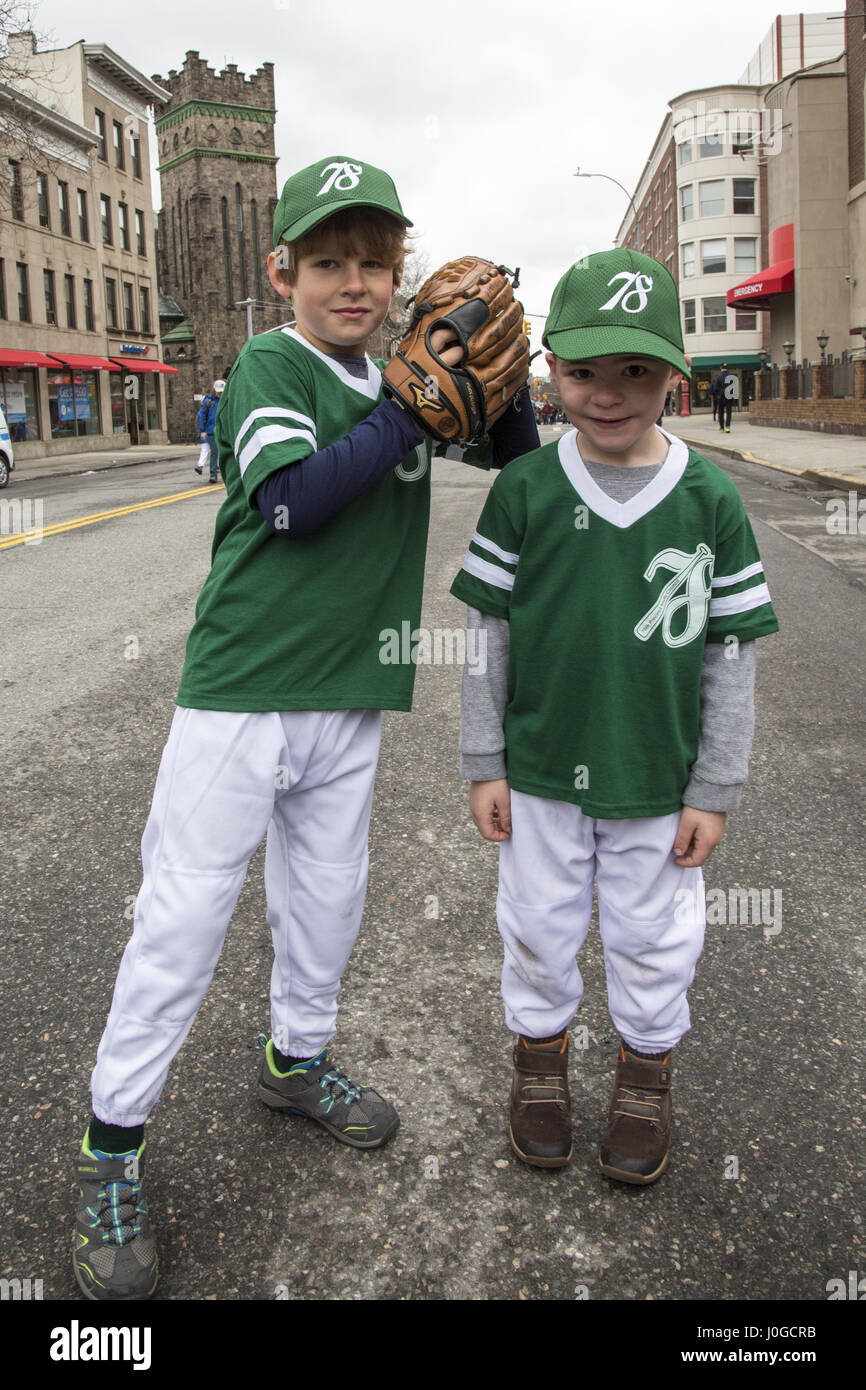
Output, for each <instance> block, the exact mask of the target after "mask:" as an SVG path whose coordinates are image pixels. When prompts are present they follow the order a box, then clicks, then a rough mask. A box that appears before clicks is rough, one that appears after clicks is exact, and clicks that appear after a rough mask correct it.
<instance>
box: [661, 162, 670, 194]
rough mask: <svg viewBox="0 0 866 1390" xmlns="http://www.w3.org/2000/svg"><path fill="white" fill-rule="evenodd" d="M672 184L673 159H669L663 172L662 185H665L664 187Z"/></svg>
mask: <svg viewBox="0 0 866 1390" xmlns="http://www.w3.org/2000/svg"><path fill="white" fill-rule="evenodd" d="M670 186H671V161H670V160H668V162H667V164H666V165H665V167H664V172H663V173H662V187H663V188H670Z"/></svg>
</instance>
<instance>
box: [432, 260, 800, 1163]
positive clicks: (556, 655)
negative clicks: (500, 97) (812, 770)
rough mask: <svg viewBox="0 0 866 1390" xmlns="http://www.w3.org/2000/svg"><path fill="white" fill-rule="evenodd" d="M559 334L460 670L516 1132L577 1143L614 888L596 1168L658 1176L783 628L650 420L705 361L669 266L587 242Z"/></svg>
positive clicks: (572, 273) (553, 314)
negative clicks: (543, 426)
mask: <svg viewBox="0 0 866 1390" xmlns="http://www.w3.org/2000/svg"><path fill="white" fill-rule="evenodd" d="M543 341H544V344H545V346H546V347H547V348H548V349H549V352H548V356H547V361H548V364H549V366H550V371H551V375H552V377H553V380H554V383H555V385H556V386H557V387H558V389H559V392H560V394H561V397H562V403H563V408H564V410H565V412H566V414H567V416H568V419H569V420H570V421H571V423H572V424H573V425H574V426H575V428H574V429H573V430H571V431H570V432H568V433H566V434H564V435H563V436H562V437H561V438H560V439H559V440H558V441H557V442H554V443H552V444H547V445H545V446H544V447H543V448H541V449H538V450H537V451H535V452H533V453H531V454H529V455H528V456H526V457H524V458H522V459H519V460H517V461H516V462H514V463H512V464H510V465H509V467H508V469H507V470H506V471H505V473H503V474H502V475H501V476H500V477H498V478H497V479H496V481H495V483H494V485H493V487H492V488H491V490H490V493H489V496H488V500H487V503H486V505H485V507H484V511H483V512H482V515H481V518H480V520H479V523H478V529H477V531H476V533H475V535H474V537H473V540H472V542H471V544H470V547H469V551H468V554H467V556H466V559H465V561H464V564H463V568H462V569H461V571H460V573H459V575H458V576H457V579H456V580H455V582H454V585H453V588H452V592H453V593H454V594H455V595H456V596H457V597H458V598H461V599H463V600H464V601H465V602H466V603H467V604H469V605H470V607H469V622H470V625H471V626H474V627H481V628H483V629H484V630H485V632H486V643H487V672H486V675H485V676H483V677H481V676H479V675H478V674H477V673H473V679H471V680H468V679H464V682H463V692H464V693H463V727H462V734H461V750H462V753H463V772H464V775H465V776H467V777H469V778H470V779H471V782H472V786H471V790H470V806H471V810H472V814H473V817H474V819H475V822H476V825H477V826H478V829H479V830H480V832H481V834H482V835H483V836H484V837H485V838H486V839H489V840H493V841H497V842H500V871H499V896H498V901H497V919H498V924H499V929H500V932H501V935H502V938H503V942H504V946H505V962H504V966H503V972H502V993H503V998H504V1000H505V1006H506V1022H507V1024H508V1026H509V1028H510V1029H511V1030H512V1031H513V1032H514V1033H515V1034H516V1035H517V1038H516V1045H515V1048H514V1065H515V1072H514V1080H513V1085H512V1092H511V1115H510V1137H511V1143H512V1145H513V1147H514V1149H515V1150H516V1152H517V1153H518V1154H519V1156H520V1157H521V1158H522V1159H524V1161H525V1162H527V1163H530V1164H534V1165H536V1166H539V1167H559V1166H561V1165H563V1164H565V1163H567V1162H568V1161H569V1159H570V1157H571V1153H572V1133H571V1115H570V1099H569V1092H568V1076H567V1067H568V1032H567V1029H568V1025H569V1023H570V1022H571V1020H572V1019H573V1017H574V1015H575V1013H576V1012H577V1010H578V1008H579V1006H580V1003H581V998H582V992H583V986H582V981H581V976H580V972H579V970H578V968H577V964H576V959H575V958H576V956H577V953H578V952H579V950H580V948H581V946H582V945H583V942H584V940H585V938H586V933H587V930H588V927H589V921H590V914H591V910H592V896H593V882H594V881H595V884H596V886H597V891H598V901H599V922H600V930H601V938H602V944H603V947H604V955H605V968H606V975H607V986H608V1005H609V1009H610V1013H611V1017H612V1018H613V1021H614V1023H615V1025H616V1027H617V1030H618V1032H619V1034H620V1037H621V1040H622V1043H621V1046H620V1049H619V1061H618V1065H617V1074H616V1080H615V1086H614V1095H613V1101H612V1103H611V1107H610V1113H609V1117H608V1124H607V1129H606V1131H605V1134H604V1137H603V1139H602V1142H601V1151H600V1164H601V1170H602V1172H603V1173H604V1174H605V1175H606V1176H608V1177H610V1178H615V1179H618V1180H620V1181H622V1182H627V1183H635V1184H645V1183H651V1182H654V1181H655V1180H656V1179H657V1178H658V1177H659V1176H660V1175H661V1173H662V1172H663V1171H664V1168H665V1165H666V1163H667V1157H668V1148H669V1136H670V1116H671V1105H670V1084H671V1064H670V1058H671V1051H672V1049H673V1048H674V1047H675V1046H676V1044H677V1043H678V1042H679V1040H680V1039H681V1038H682V1037H683V1035H684V1034H685V1033H686V1032H687V1031H688V1028H689V1010H688V1003H687V999H686V994H687V990H688V988H689V985H690V984H691V982H692V979H693V978H694V971H695V966H696V963H697V961H698V958H699V956H700V954H701V949H702V945H703V936H704V924H705V913H704V896H703V879H702V874H701V867H700V866H701V865H702V864H703V863H704V862H705V861H706V859H707V858H708V856H709V855H710V853H711V852H712V850H713V848H714V847H715V845H717V844H718V842H719V840H720V839H721V837H722V834H723V831H724V827H725V814H726V812H727V811H729V810H731V809H733V808H734V807H736V806H737V805H738V803H739V798H740V795H741V791H742V786H743V783H744V782H745V778H746V772H747V765H748V756H749V749H750V745H751V738H752V732H753V728H754V704H753V685H754V639H755V638H757V637H761V636H763V635H764V634H766V633H770V632H775V631H776V630H777V627H778V624H777V621H776V616H775V614H774V612H773V608H772V605H771V603H770V595H769V592H768V589H767V585H766V583H765V580H764V575H763V570H762V566H761V560H760V556H759V554H758V550H757V546H756V544H755V539H754V536H753V533H752V529H751V526H750V524H749V521H748V518H747V516H746V513H745V509H744V507H743V504H742V502H741V500H740V496H739V493H738V492H737V489H736V488H735V486H734V484H733V483H732V482H731V480H730V479H729V478H728V477H727V475H726V474H724V473H723V472H722V471H721V470H720V469H719V468H717V467H716V466H715V465H713V464H711V463H710V462H709V461H708V460H707V459H705V458H703V457H702V456H701V455H700V454H697V453H695V452H694V451H693V450H690V449H688V448H687V446H686V445H685V444H684V443H683V442H682V441H681V440H679V439H677V438H675V437H674V436H672V435H669V434H667V433H666V432H665V431H664V430H662V429H660V428H659V427H658V426H657V425H656V423H655V422H656V420H657V419H658V417H659V415H660V414H661V411H662V409H663V406H664V401H665V396H666V394H667V392H668V391H669V390H670V389H672V387H673V386H674V384H675V383H676V381H677V379H678V377H679V376H680V374H685V375H688V374H689V368H688V364H687V362H686V359H685V357H684V355H683V343H682V334H681V330H680V322H679V305H678V301H677V291H676V286H675V284H674V282H673V280H672V278H671V276H670V275H669V274H668V272H667V271H666V270H665V269H664V267H663V266H662V265H660V264H659V263H658V262H657V261H654V260H652V259H650V257H648V256H643V255H640V254H637V253H635V252H633V251H628V250H624V249H618V250H614V251H609V252H599V253H598V254H596V255H591V256H587V257H585V258H584V259H583V260H582V261H579V262H577V263H576V264H575V265H573V266H572V267H571V268H570V269H569V270H568V272H567V273H566V274H565V275H564V276H563V278H562V279H561V280H560V282H559V284H558V285H557V287H556V289H555V291H554V294H553V300H552V303H551V308H550V315H549V317H548V320H547V325H546V329H545V334H544V338H543ZM733 658H735V659H733Z"/></svg>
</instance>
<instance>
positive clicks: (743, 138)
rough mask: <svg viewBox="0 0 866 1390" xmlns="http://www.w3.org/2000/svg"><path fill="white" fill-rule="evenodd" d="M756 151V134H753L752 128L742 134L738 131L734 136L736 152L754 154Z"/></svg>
mask: <svg viewBox="0 0 866 1390" xmlns="http://www.w3.org/2000/svg"><path fill="white" fill-rule="evenodd" d="M754 153H755V141H754V136H753V135H752V132H751V131H750V130H747V131H745V132H743V133H742V134H740V133H739V132H738V133H737V134H736V135H735V136H734V154H743V155H746V154H754Z"/></svg>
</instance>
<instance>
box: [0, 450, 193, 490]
mask: <svg viewBox="0 0 866 1390" xmlns="http://www.w3.org/2000/svg"><path fill="white" fill-rule="evenodd" d="M200 448H201V445H200V444H134V445H132V447H131V448H129V449H118V450H117V452H116V453H115V452H114V451H112V450H111V449H97V450H92V451H91V452H90V453H86V454H62V455H60V457H57V456H56V455H54V456H51V457H48V458H30V459H22V458H16V459H15V468H14V470H13V472H12V474H11V476H10V478H9V485H10V487H11V486H12V484H13V483H16V482H22V481H27V482H29V481H30V480H31V479H33V478H62V477H65V476H68V475H69V474H70V473H93V472H96V473H98V472H101V471H102V470H103V469H107V468H131V467H133V465H134V464H136V463H154V462H157V461H165V462H166V463H169V462H172V461H174V460H180V459H186V458H189V459H191V460H192V461H193V462H195V461H196V460H197V459H198V451H199V449H200Z"/></svg>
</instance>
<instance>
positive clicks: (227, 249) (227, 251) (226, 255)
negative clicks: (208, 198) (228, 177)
mask: <svg viewBox="0 0 866 1390" xmlns="http://www.w3.org/2000/svg"><path fill="white" fill-rule="evenodd" d="M220 213H221V216H222V229H223V268H224V271H225V278H226V307H227V308H228V307H230V306H231V304H232V301H233V299H234V294H233V292H232V248H231V240H230V237H229V208H228V202H227V200H226V199H225V198H223V199H222V200H221V202H220Z"/></svg>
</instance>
